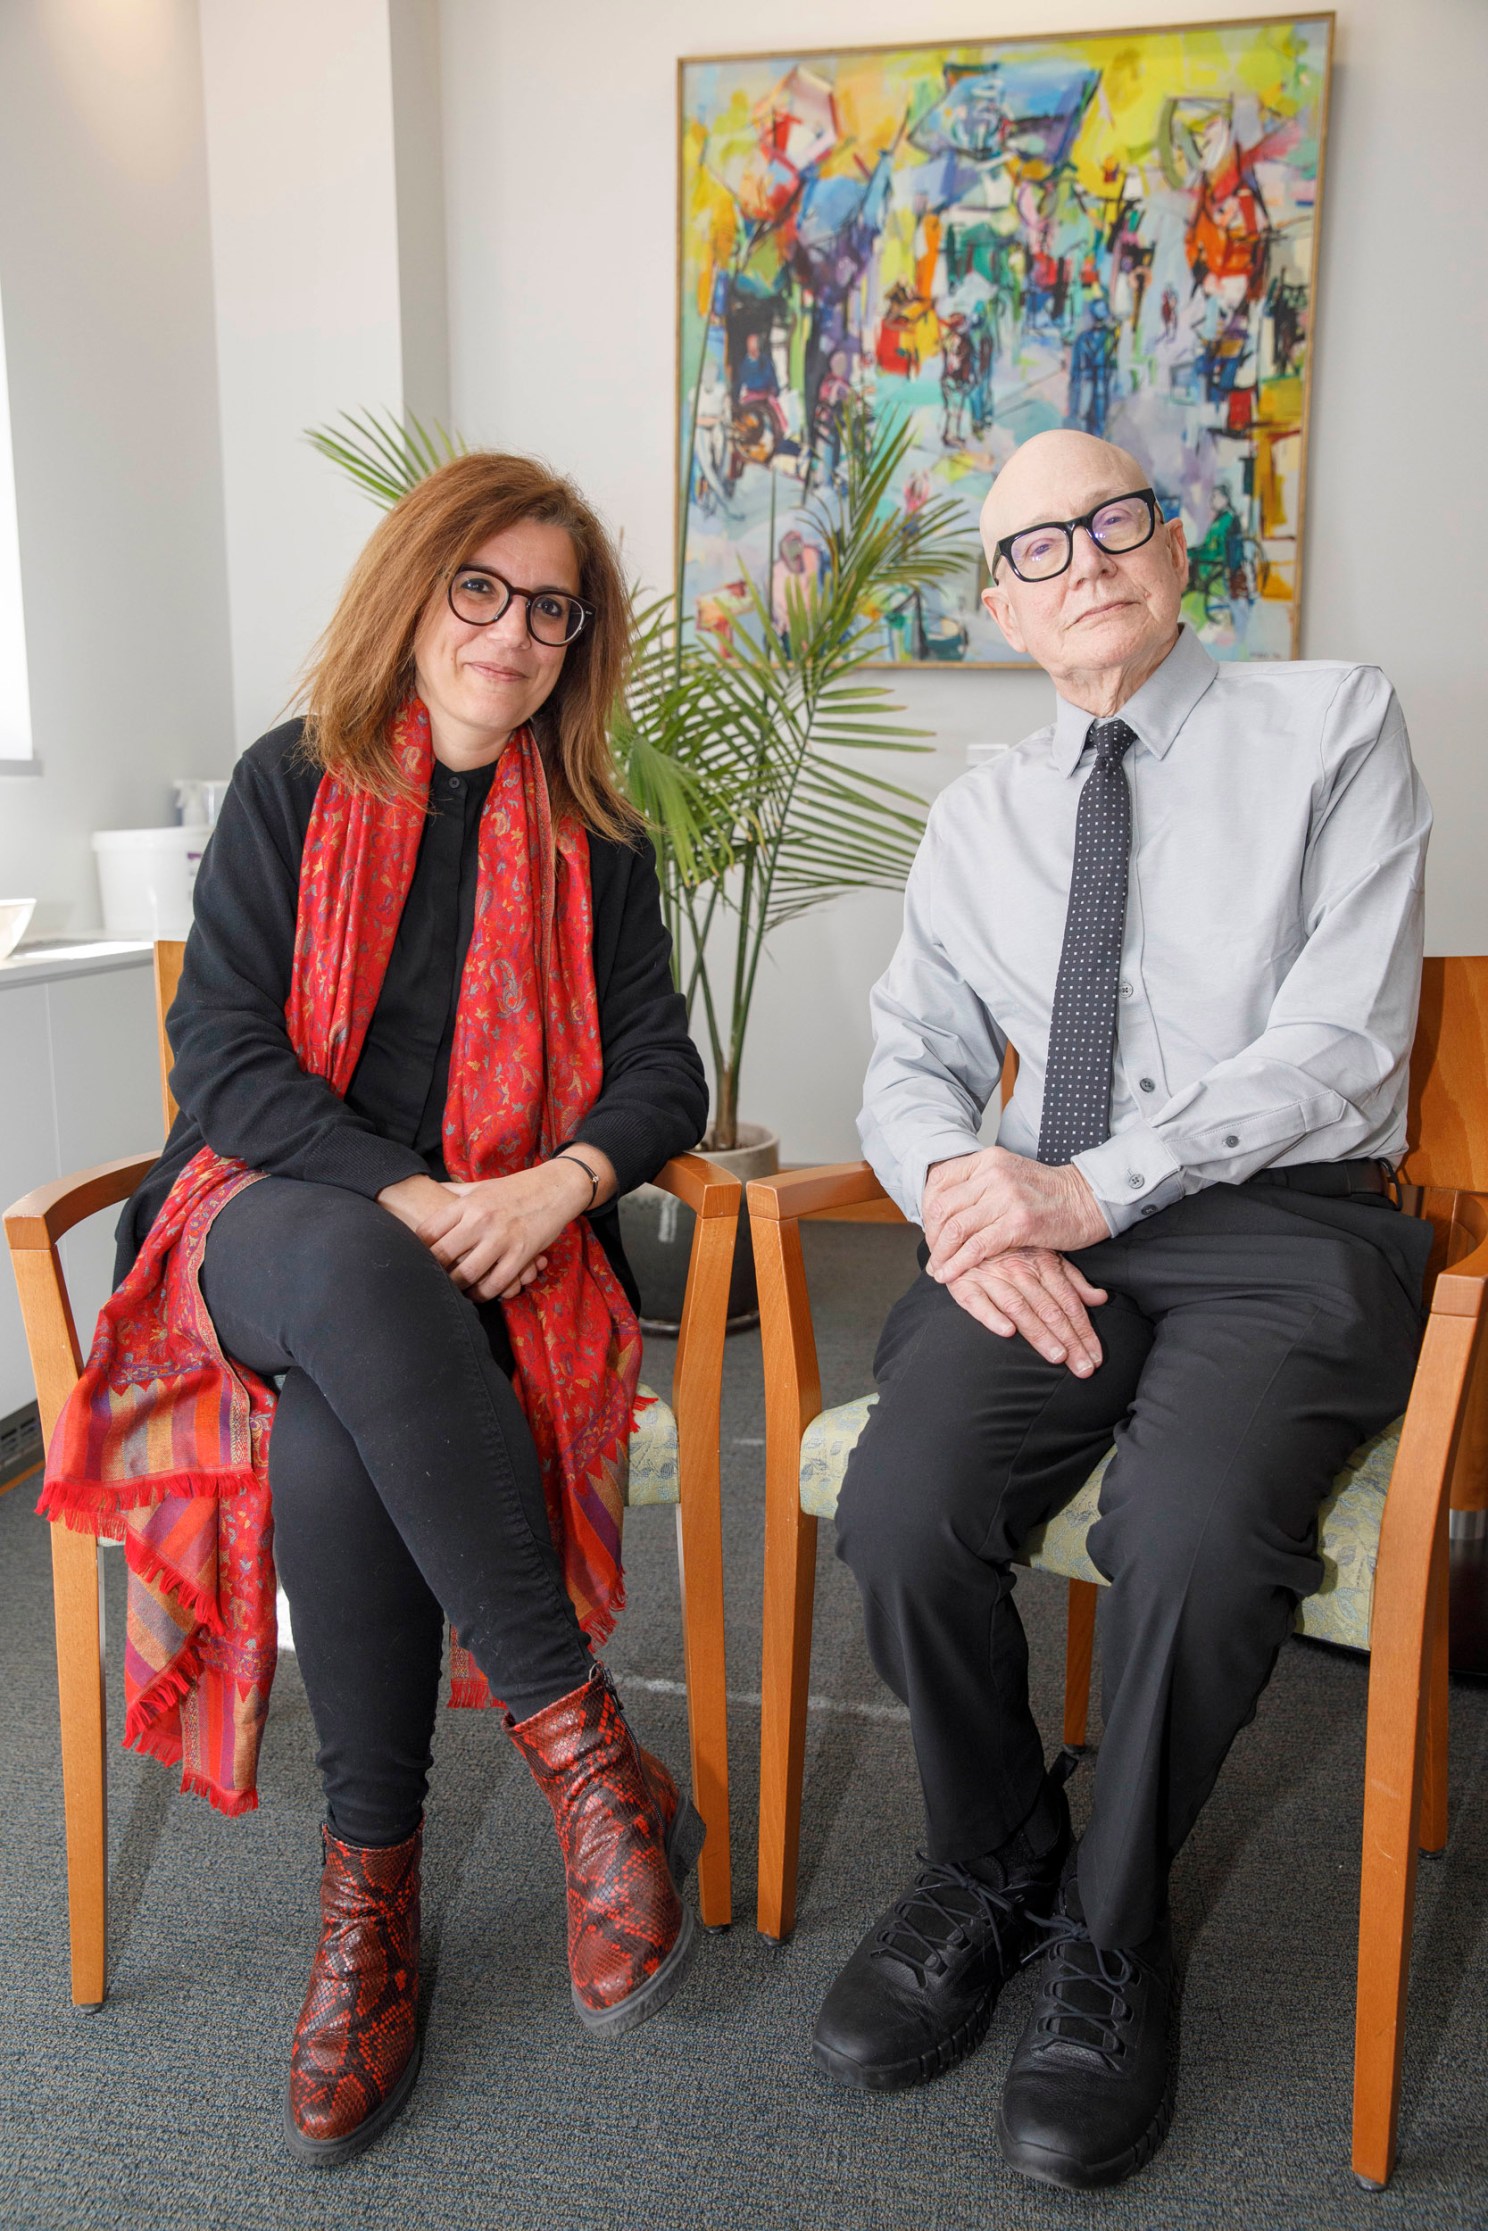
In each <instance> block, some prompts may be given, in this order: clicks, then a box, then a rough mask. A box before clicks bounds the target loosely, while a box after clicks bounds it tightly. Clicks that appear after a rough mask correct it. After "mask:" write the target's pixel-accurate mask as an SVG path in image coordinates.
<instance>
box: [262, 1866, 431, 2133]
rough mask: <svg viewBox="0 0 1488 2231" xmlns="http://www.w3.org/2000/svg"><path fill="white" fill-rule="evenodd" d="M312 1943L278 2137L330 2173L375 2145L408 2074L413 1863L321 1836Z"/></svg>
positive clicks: (414, 1944) (414, 1946) (413, 2069)
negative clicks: (321, 1864) (315, 1940)
mask: <svg viewBox="0 0 1488 2231" xmlns="http://www.w3.org/2000/svg"><path fill="white" fill-rule="evenodd" d="M322 1835H323V1838H324V1842H325V1865H324V1867H323V1868H322V1870H321V1877H320V1943H319V1945H318V1946H317V1948H316V1953H315V1960H314V1963H313V1965H312V1967H311V1969H310V1982H309V1985H308V1987H307V1989H306V1992H305V2003H304V2005H303V2006H302V2007H301V2009H300V2019H299V2022H298V2024H297V2025H296V2028H295V2034H294V2045H293V2047H292V2048H291V2051H290V2056H289V2095H288V2097H287V2099H286V2100H285V2103H284V2135H285V2138H286V2140H287V2141H288V2144H289V2150H290V2152H291V2153H292V2154H295V2155H297V2156H298V2158H299V2159H300V2160H301V2161H313V2162H318V2163H319V2164H320V2165H321V2166H322V2167H325V2168H330V2167H333V2166H334V2165H335V2164H336V2163H337V2162H341V2161H349V2160H350V2159H351V2157H352V2155H353V2154H359V2153H361V2152H362V2150H363V2148H364V2147H366V2146H370V2145H371V2144H372V2142H373V2140H374V2139H375V2138H380V2137H381V2135H382V2133H383V2132H384V2131H385V2130H386V2129H387V2127H388V2124H389V2123H390V2122H392V2121H393V2119H394V2118H395V2116H397V2115H398V2114H400V2113H401V2112H402V2110H403V2108H404V2107H405V2106H406V2104H407V2101H408V2095H409V2093H410V2092H411V2091H412V2090H413V2084H414V2078H415V2077H416V2076H417V2075H418V2065H419V2041H418V2030H417V2015H418V1990H419V1859H420V1854H421V1850H422V1845H423V1830H422V1829H420V1830H418V1832H417V1833H416V1834H415V1835H412V1836H410V1837H409V1839H408V1841H407V1843H406V1844H395V1845H393V1846H392V1847H391V1848H390V1849H389V1850H385V1851H362V1850H359V1849H358V1848H357V1846H356V1845H354V1844H343V1843H339V1842H338V1841H337V1839H336V1838H335V1837H334V1836H333V1835H332V1834H331V1833H330V1831H329V1829H325V1830H323V1831H322Z"/></svg>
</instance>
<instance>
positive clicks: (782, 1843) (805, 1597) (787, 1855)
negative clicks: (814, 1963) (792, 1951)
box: [757, 1491, 816, 1940]
mask: <svg viewBox="0 0 1488 2231" xmlns="http://www.w3.org/2000/svg"><path fill="white" fill-rule="evenodd" d="M815 1594H816V1520H815V1519H814V1518H811V1517H809V1516H808V1515H807V1513H806V1512H805V1511H803V1510H802V1509H801V1505H800V1500H799V1493H798V1491H797V1492H790V1493H782V1494H777V1495H773V1496H769V1497H767V1504H766V1512H765V1616H764V1646H763V1661H762V1665H761V1681H760V1689H761V1700H760V1821H759V1906H758V1915H757V1919H758V1926H759V1930H760V1933H761V1935H763V1936H767V1937H774V1938H776V1939H777V1940H781V1939H783V1938H785V1937H788V1936H789V1935H790V1933H791V1931H792V1929H794V1927H795V1925H796V1869H797V1864H798V1861H799V1859H800V1846H801V1778H802V1775H803V1773H804V1770H805V1764H806V1697H807V1692H808V1690H809V1687H810V1683H811V1620H812V1611H813V1608H814V1598H815Z"/></svg>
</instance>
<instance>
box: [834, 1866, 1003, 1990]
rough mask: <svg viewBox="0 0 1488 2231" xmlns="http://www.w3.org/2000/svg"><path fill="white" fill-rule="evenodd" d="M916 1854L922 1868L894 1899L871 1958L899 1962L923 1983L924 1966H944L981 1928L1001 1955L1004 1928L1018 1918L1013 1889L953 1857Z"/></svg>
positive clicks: (937, 1969)
mask: <svg viewBox="0 0 1488 2231" xmlns="http://www.w3.org/2000/svg"><path fill="white" fill-rule="evenodd" d="M916 1856H917V1857H918V1858H920V1860H921V1861H922V1862H924V1863H923V1864H922V1866H921V1870H920V1872H919V1874H918V1875H916V1877H915V1879H914V1882H913V1883H912V1884H911V1886H910V1888H909V1889H908V1890H906V1891H905V1892H904V1894H903V1896H902V1897H899V1898H896V1899H895V1901H894V1906H893V1910H892V1911H891V1913H890V1915H889V1917H888V1919H887V1921H885V1923H884V1925H883V1927H882V1928H881V1929H880V1930H879V1932H878V1941H877V1942H876V1943H875V1945H874V1946H873V1950H872V1954H871V1957H872V1958H874V1959H880V1960H899V1961H902V1962H903V1964H904V1965H905V1966H906V1967H908V1968H912V1969H913V1971H914V1973H915V1976H916V1978H917V1980H918V1981H919V1982H920V1983H922V1984H923V1982H924V1981H925V1977H926V1974H927V1972H928V1971H930V1970H932V1969H933V1970H936V1971H939V1970H940V1969H943V1968H944V1966H945V1964H946V1956H947V1954H948V1953H950V1952H953V1951H958V1950H959V1949H960V1948H961V1947H962V1946H963V1945H965V1944H968V1943H970V1941H971V1939H972V1937H973V1936H974V1935H976V1934H979V1933H980V1932H981V1931H982V1930H983V1929H989V1930H990V1931H991V1933H992V1935H993V1938H994V1939H995V1941H996V1944H997V1949H998V1952H999V1954H1000V1953H1001V1952H1002V1946H1003V1931H1004V1930H1005V1929H1010V1928H1012V1927H1014V1926H1015V1925H1016V1924H1017V1923H1018V1921H1019V1919H1020V1917H1021V1908H1020V1905H1019V1902H1018V1899H1017V1897H1016V1896H1015V1895H1014V1893H1013V1891H1012V1890H999V1889H998V1888H997V1887H996V1886H995V1885H994V1884H992V1883H990V1882H984V1881H983V1880H982V1878H981V1876H980V1875H976V1874H973V1873H972V1871H971V1869H970V1868H969V1867H964V1866H962V1865H961V1863H960V1862H959V1861H958V1860H953V1859H952V1860H933V1861H925V1860H924V1854H923V1853H922V1852H921V1853H918V1854H917V1855H916ZM917 1916H918V1917H919V1918H917Z"/></svg>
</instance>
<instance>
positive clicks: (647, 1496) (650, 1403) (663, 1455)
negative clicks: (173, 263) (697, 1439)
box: [625, 1386, 846, 1510]
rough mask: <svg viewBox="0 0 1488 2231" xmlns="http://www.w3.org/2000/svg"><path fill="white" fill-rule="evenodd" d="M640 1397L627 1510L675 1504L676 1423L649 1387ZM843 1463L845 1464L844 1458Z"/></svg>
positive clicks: (631, 1453)
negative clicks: (650, 1504) (643, 1506)
mask: <svg viewBox="0 0 1488 2231" xmlns="http://www.w3.org/2000/svg"><path fill="white" fill-rule="evenodd" d="M639 1395H640V1403H639V1408H638V1409H637V1412H636V1421H635V1427H634V1429H633V1431H632V1433H631V1436H630V1482H629V1485H628V1486H627V1488H626V1490H625V1504H626V1508H627V1510H638V1509H639V1508H640V1506H641V1505H642V1504H643V1503H675V1502H676V1501H677V1420H676V1418H675V1417H674V1416H673V1414H672V1412H671V1411H670V1410H669V1409H668V1408H667V1405H666V1404H665V1403H664V1402H663V1401H662V1399H661V1397H660V1395H658V1394H653V1393H652V1391H651V1389H650V1387H646V1386H643V1387H641V1388H640V1390H639ZM843 1461H844V1463H845V1462H846V1458H845V1457H844V1459H843Z"/></svg>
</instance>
